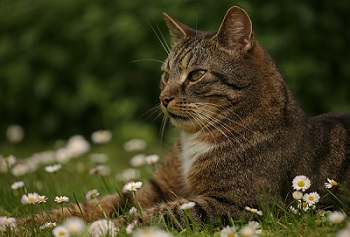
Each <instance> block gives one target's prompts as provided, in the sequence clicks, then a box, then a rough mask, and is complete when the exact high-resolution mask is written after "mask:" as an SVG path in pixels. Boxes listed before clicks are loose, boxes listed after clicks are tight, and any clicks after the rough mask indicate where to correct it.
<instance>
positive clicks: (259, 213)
mask: <svg viewBox="0 0 350 237" xmlns="http://www.w3.org/2000/svg"><path fill="white" fill-rule="evenodd" d="M245 209H246V210H247V211H250V212H252V213H255V214H258V215H259V216H262V215H263V212H262V211H260V210H258V209H256V208H252V207H245Z"/></svg>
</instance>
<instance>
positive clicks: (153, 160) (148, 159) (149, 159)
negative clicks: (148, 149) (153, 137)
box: [145, 154, 159, 165]
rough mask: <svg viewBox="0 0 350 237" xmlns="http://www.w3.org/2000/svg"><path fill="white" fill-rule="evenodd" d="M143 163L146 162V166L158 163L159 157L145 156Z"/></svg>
mask: <svg viewBox="0 0 350 237" xmlns="http://www.w3.org/2000/svg"><path fill="white" fill-rule="evenodd" d="M145 161H146V164H148V165H154V164H155V163H157V162H158V161H159V156H158V155H155V154H154V155H149V156H146V158H145Z"/></svg>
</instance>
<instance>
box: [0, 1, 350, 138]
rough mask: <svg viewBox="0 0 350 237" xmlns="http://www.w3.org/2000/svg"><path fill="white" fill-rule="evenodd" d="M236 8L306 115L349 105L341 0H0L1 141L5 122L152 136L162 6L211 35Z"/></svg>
mask: <svg viewBox="0 0 350 237" xmlns="http://www.w3.org/2000/svg"><path fill="white" fill-rule="evenodd" d="M236 4H238V5H241V6H243V7H244V8H245V9H246V10H247V11H248V13H249V14H250V16H251V18H252V20H253V27H254V31H255V38H256V39H257V40H259V41H260V42H261V43H262V44H263V45H264V47H265V48H266V49H267V50H268V51H269V52H270V54H271V55H272V57H273V58H274V59H275V61H276V63H277V65H278V67H279V68H280V70H281V71H282V73H283V74H284V76H285V78H286V80H287V81H288V84H289V85H290V87H291V89H292V90H293V92H294V94H295V96H296V98H297V99H298V100H299V102H300V103H301V105H302V106H303V108H304V109H305V110H306V111H307V112H308V113H309V114H310V115H314V114H319V113H323V112H326V111H346V110H348V111H350V47H349V46H350V26H349V24H350V18H349V16H350V14H349V12H350V1H348V0H337V1H330V0H318V1H315V0H309V1H281V0H275V1H248V0H244V1H243V0H242V1H228V0H216V1H213V0H202V1H199V0H192V1H191V0H157V1H145V0H132V1H120V0H118V1H117V0H114V1H111V0H99V1H97V0H51V1H46V0H29V1H24V0H1V1H0V118H1V120H0V141H3V139H5V131H6V128H7V126H8V125H10V124H13V123H16V124H20V125H22V126H23V127H24V129H25V131H26V137H27V138H28V137H29V138H30V139H39V140H45V141H49V140H53V139H57V138H67V137H69V136H70V135H72V134H76V133H79V134H83V135H89V134H91V132H92V131H95V130H98V129H111V130H112V131H113V132H114V134H115V135H116V136H115V137H119V138H120V139H126V138H131V137H135V136H138V137H140V136H142V134H148V133H152V134H157V133H158V129H159V124H160V119H159V118H158V119H157V118H156V117H157V114H158V113H155V114H153V115H152V111H151V112H148V113H147V111H150V109H152V108H154V107H155V106H156V105H157V104H158V93H159V91H158V84H159V82H158V81H159V68H160V64H161V63H160V61H162V60H164V59H165V57H166V53H165V51H164V50H163V48H162V45H161V42H160V40H159V39H158V37H160V38H161V39H162V37H164V38H165V39H166V41H167V42H169V37H168V31H167V29H166V26H165V23H164V20H163V16H162V12H167V13H169V14H170V15H172V16H173V17H175V18H177V19H180V20H181V21H182V22H184V23H186V24H187V25H189V26H191V27H193V28H196V27H198V28H199V29H201V30H207V31H216V30H217V28H218V27H219V25H220V23H221V20H222V18H223V16H224V14H225V12H226V10H227V9H228V8H229V7H230V6H232V5H236ZM162 40H163V39H162Z"/></svg>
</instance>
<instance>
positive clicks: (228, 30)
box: [26, 6, 350, 227]
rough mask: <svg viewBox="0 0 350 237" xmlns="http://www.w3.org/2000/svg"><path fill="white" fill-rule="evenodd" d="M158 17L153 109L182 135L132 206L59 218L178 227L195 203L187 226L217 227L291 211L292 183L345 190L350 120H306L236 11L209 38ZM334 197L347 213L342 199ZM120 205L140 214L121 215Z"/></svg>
mask: <svg viewBox="0 0 350 237" xmlns="http://www.w3.org/2000/svg"><path fill="white" fill-rule="evenodd" d="M164 15H165V18H166V20H167V25H168V28H169V30H170V33H171V36H172V50H171V52H170V53H169V55H168V58H167V59H166V60H165V61H164V63H163V65H162V77H161V83H160V84H161V93H160V97H159V98H160V102H161V103H160V106H161V109H162V111H163V112H164V114H165V116H166V117H168V118H169V119H170V122H171V123H172V124H173V125H174V126H175V127H177V128H178V129H180V130H181V135H180V137H179V138H178V140H177V141H176V143H175V145H174V146H173V148H172V150H171V152H170V153H169V155H168V156H167V157H166V158H165V159H164V160H163V163H162V165H161V166H160V167H159V169H158V170H156V171H155V173H154V176H153V178H152V179H150V181H149V182H148V184H147V185H145V186H144V187H142V188H141V189H140V190H139V191H137V192H136V196H135V197H136V199H135V197H133V196H132V195H129V194H127V193H121V194H119V195H118V194H112V195H108V196H105V197H103V198H102V199H100V200H97V199H94V200H90V201H87V202H85V203H82V204H80V205H79V206H78V205H72V206H71V207H70V208H69V209H70V210H69V211H68V210H64V213H63V215H64V216H65V217H67V216H69V215H77V216H83V217H84V218H85V219H86V220H87V221H94V220H97V219H99V218H105V217H108V218H113V221H114V223H116V224H117V225H126V224H127V223H129V222H131V221H133V220H135V219H137V221H138V222H139V223H140V224H141V225H147V224H149V223H150V222H151V221H154V220H157V218H160V217H161V218H163V219H162V220H165V221H166V222H167V223H173V224H174V226H175V227H181V226H182V225H184V223H186V220H185V218H186V217H185V215H184V214H183V212H182V211H181V210H180V208H179V207H180V206H181V205H182V204H184V203H188V202H194V203H195V204H196V205H195V206H194V207H193V208H192V209H189V210H188V212H189V214H190V215H191V216H192V218H193V220H195V221H198V222H200V223H204V222H210V223H213V224H216V223H222V222H224V221H225V220H227V219H229V218H233V219H238V218H250V216H249V213H247V212H246V211H245V207H246V206H249V207H254V208H260V207H262V206H266V205H270V204H282V203H285V202H286V201H287V202H288V201H289V199H288V198H287V199H286V197H290V196H291V195H290V194H291V192H292V191H293V190H292V187H291V181H292V180H293V178H294V177H295V176H297V175H306V176H308V177H309V178H310V180H311V182H312V187H311V191H317V192H318V193H319V194H320V196H321V197H324V196H325V194H326V193H327V190H326V189H325V188H324V182H325V181H327V178H332V179H335V180H336V181H338V182H339V183H341V184H342V185H343V187H345V188H347V189H348V190H349V189H350V115H349V114H341V113H333V114H325V115H320V116H317V117H311V118H310V117H308V116H307V115H306V114H305V113H304V111H303V110H302V109H301V108H300V107H299V105H298V104H297V102H296V101H295V99H294V98H293V96H292V94H291V92H290V90H289V89H288V87H287V85H286V83H285V81H284V79H283V77H282V76H281V74H280V72H279V71H278V69H277V68H276V66H275V64H274V62H273V61H272V59H271V58H270V56H269V55H268V54H267V52H266V51H265V50H264V49H263V48H262V47H261V46H260V44H259V43H258V42H256V41H255V40H254V37H253V31H252V23H251V20H250V18H249V16H248V15H247V13H246V12H245V11H244V10H243V9H242V8H240V7H237V6H233V7H231V8H230V9H229V10H228V11H227V13H226V15H225V17H224V19H223V21H222V24H221V26H220V28H219V30H218V31H217V32H216V33H207V32H201V31H197V30H194V29H191V28H189V27H188V26H186V25H184V24H183V23H181V22H179V21H177V20H175V19H173V18H171V17H170V16H168V15H167V14H164ZM339 192H340V191H339ZM326 196H327V195H326ZM329 196H330V195H328V197H329ZM337 196H338V197H339V198H343V202H345V203H348V204H349V200H350V199H349V197H346V196H345V194H343V193H337ZM322 202H323V204H326V205H331V204H333V199H332V198H328V199H327V198H324V199H322ZM126 206H129V207H130V206H139V207H141V208H142V212H141V214H136V215H132V216H128V215H120V214H121V212H122V211H123V210H125V207H126ZM49 214H50V217H48V216H46V215H45V214H44V215H43V216H42V215H40V214H39V215H37V216H36V217H35V220H34V221H36V222H44V221H47V220H60V219H62V218H63V216H62V212H61V210H53V211H51V212H50V213H49ZM26 221H32V220H31V219H30V218H29V219H27V220H26Z"/></svg>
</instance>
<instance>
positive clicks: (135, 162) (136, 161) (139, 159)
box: [130, 154, 146, 168]
mask: <svg viewBox="0 0 350 237" xmlns="http://www.w3.org/2000/svg"><path fill="white" fill-rule="evenodd" d="M145 164H146V156H145V155H144V154H138V155H136V156H134V157H132V158H131V159H130V165H131V166H132V167H135V168H137V167H141V166H144V165H145Z"/></svg>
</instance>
